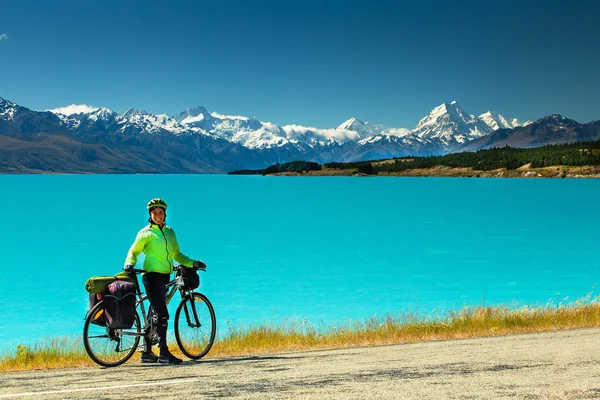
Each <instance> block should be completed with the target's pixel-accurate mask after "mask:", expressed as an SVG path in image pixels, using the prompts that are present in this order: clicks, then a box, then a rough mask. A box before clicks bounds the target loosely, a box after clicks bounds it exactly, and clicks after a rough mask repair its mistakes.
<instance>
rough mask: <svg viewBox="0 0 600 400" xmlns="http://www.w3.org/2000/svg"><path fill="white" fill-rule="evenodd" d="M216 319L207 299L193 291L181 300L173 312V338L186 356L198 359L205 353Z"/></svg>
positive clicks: (214, 330)
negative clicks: (175, 311)
mask: <svg viewBox="0 0 600 400" xmlns="http://www.w3.org/2000/svg"><path fill="white" fill-rule="evenodd" d="M215 332H216V319H215V315H214V310H213V308H212V305H211V304H210V302H209V301H208V299H207V298H206V297H205V296H204V295H202V294H199V293H194V297H193V301H191V300H190V299H189V298H187V299H185V300H184V301H182V302H181V304H180V305H179V307H178V308H177V313H176V314H175V338H176V339H177V343H178V344H179V347H180V348H181V351H182V352H183V353H184V354H185V355H186V356H188V357H190V358H193V359H198V358H201V357H203V356H204V355H206V353H208V351H209V350H210V348H211V347H212V344H213V342H214V338H215Z"/></svg>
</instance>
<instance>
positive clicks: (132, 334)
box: [83, 301, 142, 367]
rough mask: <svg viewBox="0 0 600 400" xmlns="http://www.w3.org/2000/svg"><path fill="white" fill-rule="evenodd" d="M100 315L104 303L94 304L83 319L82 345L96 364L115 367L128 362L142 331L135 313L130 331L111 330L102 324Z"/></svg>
mask: <svg viewBox="0 0 600 400" xmlns="http://www.w3.org/2000/svg"><path fill="white" fill-rule="evenodd" d="M102 313H104V301H100V302H99V303H98V304H96V305H95V306H94V307H93V308H92V309H91V310H90V312H89V313H88V315H87V317H86V319H85V323H84V325H83V345H84V347H85V351H86V352H87V353H88V355H89V356H90V358H91V359H92V360H94V362H95V363H96V364H98V365H102V366H103V367H116V366H117V365H121V364H123V363H124V362H126V361H127V360H129V359H130V358H131V356H133V354H134V353H135V351H136V350H137V348H138V345H139V343H140V337H141V331H142V329H141V325H140V317H139V316H138V314H137V312H136V313H135V321H134V322H133V326H132V327H131V329H111V328H108V327H107V326H106V325H105V324H103V323H102V321H104V320H105V319H104V318H102ZM98 321H100V322H98ZM99 323H100V324H99Z"/></svg>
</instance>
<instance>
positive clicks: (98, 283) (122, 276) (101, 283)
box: [85, 272, 135, 293]
mask: <svg viewBox="0 0 600 400" xmlns="http://www.w3.org/2000/svg"><path fill="white" fill-rule="evenodd" d="M116 280H121V281H126V282H131V283H133V282H135V278H134V277H131V276H129V275H128V274H127V273H125V272H119V273H118V274H116V275H107V276H93V277H91V278H90V279H88V280H87V281H86V282H85V290H87V291H88V292H90V293H104V292H106V289H107V288H108V285H110V284H111V283H113V282H114V281H116Z"/></svg>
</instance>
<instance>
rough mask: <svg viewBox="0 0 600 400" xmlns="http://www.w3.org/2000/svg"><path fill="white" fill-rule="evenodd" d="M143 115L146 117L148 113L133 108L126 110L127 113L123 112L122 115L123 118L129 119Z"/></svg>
mask: <svg viewBox="0 0 600 400" xmlns="http://www.w3.org/2000/svg"><path fill="white" fill-rule="evenodd" d="M143 115H148V113H147V112H146V111H143V110H141V111H140V110H136V109H135V108H128V109H127V111H125V112H124V113H123V117H125V118H130V117H135V116H143Z"/></svg>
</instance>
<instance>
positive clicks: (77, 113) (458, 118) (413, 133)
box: [50, 101, 520, 157]
mask: <svg viewBox="0 0 600 400" xmlns="http://www.w3.org/2000/svg"><path fill="white" fill-rule="evenodd" d="M50 111H52V112H54V113H56V114H57V115H58V116H59V117H60V119H61V120H62V121H63V123H64V124H65V125H66V126H68V127H70V128H71V129H76V128H79V129H81V128H83V127H90V126H96V127H101V128H103V129H112V130H114V131H116V132H121V133H124V134H129V135H132V134H143V133H148V134H168V133H172V134H176V135H181V134H201V135H206V136H209V137H213V138H219V139H224V140H226V141H228V142H231V143H236V144H239V145H241V146H244V147H245V148H248V149H263V150H267V149H284V148H285V149H286V150H285V151H291V152H293V153H306V152H307V151H308V150H310V151H313V152H314V151H324V152H330V151H331V147H332V146H334V147H333V148H335V146H343V145H346V144H348V143H352V144H353V145H355V146H369V147H371V148H373V147H376V146H378V145H379V146H383V147H385V151H383V153H386V154H388V153H389V154H398V155H400V154H402V155H404V154H412V155H426V154H444V153H447V152H449V151H452V150H454V149H456V148H457V147H459V146H463V145H465V144H466V143H468V142H469V141H471V140H473V139H476V138H479V137H482V136H485V135H489V134H490V133H491V132H493V131H494V130H495V129H497V127H502V128H506V127H515V126H519V125H520V123H519V121H518V120H516V119H513V120H510V121H509V120H507V119H505V118H504V117H503V116H502V115H495V114H493V113H491V112H488V113H485V114H482V115H481V118H478V117H475V116H474V115H470V114H468V113H467V112H466V111H465V110H463V109H462V108H461V107H460V106H459V105H458V103H457V102H456V101H453V102H451V103H444V104H441V105H440V106H438V107H436V108H434V109H433V110H432V111H431V112H430V113H429V114H428V115H427V116H426V117H424V118H423V119H421V120H420V121H419V123H418V124H417V126H416V127H415V128H413V129H406V128H390V127H388V126H385V125H381V124H379V125H378V124H372V123H369V122H363V121H361V120H359V119H357V118H354V117H353V118H350V119H348V120H347V121H345V122H343V123H342V124H340V125H339V126H337V127H335V128H329V129H319V128H314V127H305V126H301V125H285V126H278V125H276V124H273V123H271V122H263V121H259V120H258V119H256V118H254V117H244V116H231V115H223V114H219V113H216V112H209V111H208V110H207V109H206V108H205V107H202V106H197V107H194V108H188V109H187V110H185V111H183V112H181V113H179V114H177V115H175V116H173V117H169V116H167V115H164V114H161V115H154V114H149V113H147V112H145V111H139V110H136V109H133V108H132V109H129V110H127V111H125V112H124V113H123V114H117V113H114V112H112V111H110V110H108V109H106V108H97V107H92V106H87V105H83V106H77V105H71V106H68V107H63V108H59V109H54V110H50ZM398 138H401V140H398ZM394 146H395V147H396V148H397V149H396V151H395V152H394V151H392V150H391V149H392V147H394ZM347 147H348V146H345V147H344V148H347ZM374 152H375V153H377V151H374ZM355 153H356V154H359V153H364V152H361V151H357V152H355ZM365 157H366V156H365Z"/></svg>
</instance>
